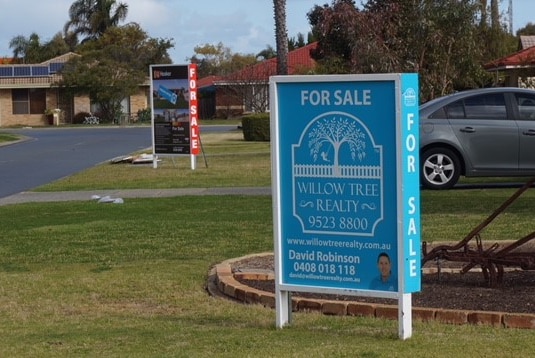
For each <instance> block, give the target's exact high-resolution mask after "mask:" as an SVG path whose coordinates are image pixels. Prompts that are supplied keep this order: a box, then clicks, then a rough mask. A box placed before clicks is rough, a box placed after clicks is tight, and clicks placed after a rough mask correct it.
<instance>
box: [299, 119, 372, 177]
mask: <svg viewBox="0 0 535 358" xmlns="http://www.w3.org/2000/svg"><path fill="white" fill-rule="evenodd" d="M308 138H309V142H308V146H309V148H310V155H311V156H312V158H313V159H314V161H315V162H316V161H317V160H318V159H320V158H321V160H322V161H324V162H331V158H332V163H333V164H332V165H333V171H334V174H335V175H340V165H339V156H340V147H341V146H342V145H343V144H344V143H346V144H348V146H349V150H350V153H351V159H352V160H357V159H358V160H359V161H362V160H363V159H364V157H365V156H366V141H365V139H366V134H365V133H363V131H362V130H361V129H360V128H357V125H356V122H355V121H353V120H349V119H348V118H341V117H339V118H336V117H332V118H324V119H322V120H320V121H318V122H317V123H316V125H315V126H314V127H313V128H312V129H311V131H310V132H309V134H308ZM331 149H332V153H331Z"/></svg>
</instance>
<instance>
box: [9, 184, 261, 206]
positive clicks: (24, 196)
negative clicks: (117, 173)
mask: <svg viewBox="0 0 535 358" xmlns="http://www.w3.org/2000/svg"><path fill="white" fill-rule="evenodd" d="M184 195H271V188H270V187H243V188H234V187H228V188H223V187H222V188H183V189H117V190H87V191H61V192H35V191H25V192H22V193H18V194H14V195H10V196H7V197H5V198H0V206H2V205H10V204H20V203H29V202H41V203H43V202H57V201H85V200H87V201H90V200H94V199H93V197H94V196H98V197H105V196H109V197H111V198H122V199H125V198H163V197H175V196H184Z"/></svg>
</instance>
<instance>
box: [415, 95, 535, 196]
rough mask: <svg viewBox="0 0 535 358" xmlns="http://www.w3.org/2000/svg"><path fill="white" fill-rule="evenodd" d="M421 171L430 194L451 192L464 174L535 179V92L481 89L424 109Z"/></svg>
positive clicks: (438, 100)
mask: <svg viewBox="0 0 535 358" xmlns="http://www.w3.org/2000/svg"><path fill="white" fill-rule="evenodd" d="M420 167H421V183H422V185H423V186H424V187H427V188H430V189H449V188H451V187H453V186H454V185H455V184H456V183H457V181H458V179H459V177H460V176H461V175H462V176H466V177H502V176H509V177H514V176H531V175H535V90H530V89H522V88H514V87H500V88H498V87H495V88H482V89H476V90H468V91H463V92H457V93H454V94H451V95H448V96H444V97H440V98H436V99H434V100H431V101H429V102H427V103H424V104H422V105H421V106H420Z"/></svg>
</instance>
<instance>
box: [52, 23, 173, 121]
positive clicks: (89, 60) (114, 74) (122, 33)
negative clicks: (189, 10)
mask: <svg viewBox="0 0 535 358" xmlns="http://www.w3.org/2000/svg"><path fill="white" fill-rule="evenodd" d="M172 46H173V45H172V43H171V42H170V40H165V39H154V38H150V37H148V35H147V33H146V32H145V31H143V30H142V29H141V28H140V27H139V25H138V24H135V23H131V24H128V25H126V26H123V27H115V28H110V29H108V31H106V33H104V34H103V36H102V37H101V38H99V39H97V40H94V41H91V42H88V43H86V44H84V45H82V46H80V48H79V52H80V54H81V56H79V57H76V58H74V59H72V60H70V61H69V62H67V64H66V65H65V67H64V69H63V70H62V71H61V73H62V77H63V80H62V82H61V83H60V85H61V86H62V87H63V88H65V89H66V90H68V91H70V93H71V94H73V95H74V94H87V95H89V97H90V99H91V102H92V103H95V104H97V105H98V106H99V108H100V111H101V113H100V116H101V117H102V118H103V119H104V120H108V121H113V120H116V119H118V118H119V117H120V115H121V114H122V113H121V101H122V100H123V99H124V98H126V97H128V96H131V95H132V94H134V93H136V92H137V91H138V89H139V85H140V84H142V83H143V82H145V81H146V79H147V76H148V74H149V72H148V71H149V65H150V64H152V63H170V62H171V60H170V58H169V55H168V54H167V49H169V48H171V47H172Z"/></svg>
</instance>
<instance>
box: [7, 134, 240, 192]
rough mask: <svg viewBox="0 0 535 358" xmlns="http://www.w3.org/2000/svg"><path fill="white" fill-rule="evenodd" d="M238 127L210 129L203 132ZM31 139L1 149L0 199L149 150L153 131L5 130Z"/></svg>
mask: <svg viewBox="0 0 535 358" xmlns="http://www.w3.org/2000/svg"><path fill="white" fill-rule="evenodd" d="M233 128H234V129H235V128H236V126H216V127H212V126H207V127H203V128H201V133H203V132H213V131H225V130H231V129H233ZM2 131H4V132H8V133H17V134H22V135H24V136H26V137H27V138H28V139H27V140H25V141H22V142H19V143H16V144H11V145H7V146H0V198H3V197H6V196H9V195H13V194H16V193H20V192H23V191H28V190H31V189H33V188H35V187H38V186H40V185H43V184H46V183H49V182H52V181H54V180H57V179H60V178H63V177H66V176H69V175H72V174H75V173H77V172H79V171H82V170H84V169H87V168H90V167H92V166H94V165H96V164H99V163H102V162H105V161H108V160H110V159H112V158H114V157H118V156H121V155H128V154H130V153H132V152H135V151H138V150H143V149H146V148H149V151H152V149H151V147H152V139H151V127H150V126H146V127H94V128H87V127H84V128H73V127H69V128H46V127H43V128H22V129H7V130H5V129H2Z"/></svg>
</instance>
